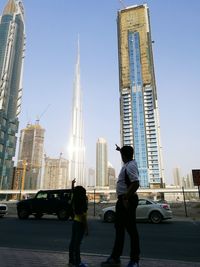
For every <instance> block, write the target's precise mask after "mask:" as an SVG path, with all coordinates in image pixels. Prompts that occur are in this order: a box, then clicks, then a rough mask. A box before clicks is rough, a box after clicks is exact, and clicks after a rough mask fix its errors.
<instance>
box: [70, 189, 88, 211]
mask: <svg viewBox="0 0 200 267" xmlns="http://www.w3.org/2000/svg"><path fill="white" fill-rule="evenodd" d="M87 202H88V201H87V196H86V190H85V188H84V187H83V186H80V185H78V186H76V187H74V190H73V208H74V213H75V214H81V213H84V212H86V211H87V204H88V203H87Z"/></svg>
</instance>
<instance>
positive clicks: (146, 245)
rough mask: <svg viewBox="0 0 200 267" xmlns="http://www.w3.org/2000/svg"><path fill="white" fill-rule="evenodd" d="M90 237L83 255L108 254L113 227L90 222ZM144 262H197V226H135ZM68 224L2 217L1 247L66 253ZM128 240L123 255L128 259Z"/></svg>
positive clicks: (199, 234)
mask: <svg viewBox="0 0 200 267" xmlns="http://www.w3.org/2000/svg"><path fill="white" fill-rule="evenodd" d="M89 227H90V235H89V236H88V237H86V238H85V239H84V242H83V244H82V251H83V252H84V253H97V254H109V253H110V250H111V248H112V243H113V238H114V229H113V224H107V223H103V222H101V221H100V220H99V219H92V218H91V219H89ZM138 228H139V232H140V237H141V250H142V255H141V256H142V257H143V258H155V259H170V260H183V261H193V262H200V254H199V243H200V222H193V221H184V222H183V221H168V222H164V223H162V224H159V225H153V224H148V223H139V224H138ZM70 232H71V221H67V222H62V221H59V220H57V219H56V218H52V217H48V218H47V217H46V218H43V219H42V220H35V219H34V218H32V219H31V218H30V219H29V220H19V219H17V218H16V217H9V216H8V217H5V218H3V219H1V220H0V247H9V248H18V249H25V248H26V249H35V250H49V251H52V250H53V251H60V252H64V251H67V248H68V243H69V239H70ZM128 247H129V246H128V240H126V244H125V248H124V255H125V256H128V254H129V249H128Z"/></svg>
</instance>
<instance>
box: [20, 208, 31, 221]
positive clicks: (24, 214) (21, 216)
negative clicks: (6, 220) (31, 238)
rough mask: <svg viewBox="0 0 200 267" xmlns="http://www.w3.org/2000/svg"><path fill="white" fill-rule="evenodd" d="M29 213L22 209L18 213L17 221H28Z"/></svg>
mask: <svg viewBox="0 0 200 267" xmlns="http://www.w3.org/2000/svg"><path fill="white" fill-rule="evenodd" d="M28 216H29V212H28V210H27V209H25V208H23V209H20V210H19V211H18V217H19V219H28Z"/></svg>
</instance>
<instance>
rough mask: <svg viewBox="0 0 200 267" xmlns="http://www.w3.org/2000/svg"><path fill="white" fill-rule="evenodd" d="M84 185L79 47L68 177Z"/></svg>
mask: <svg viewBox="0 0 200 267" xmlns="http://www.w3.org/2000/svg"><path fill="white" fill-rule="evenodd" d="M74 178H76V181H77V184H79V185H85V182H86V181H85V145H84V138H83V114H82V90H81V82H80V49H79V40H78V55H77V62H76V70H75V80H74V88H73V104H72V126H71V135H70V144H69V179H70V180H72V179H74Z"/></svg>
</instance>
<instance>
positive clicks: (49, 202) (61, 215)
mask: <svg viewBox="0 0 200 267" xmlns="http://www.w3.org/2000/svg"><path fill="white" fill-rule="evenodd" d="M71 198H72V190H71V189H58V190H40V191H39V192H38V193H37V194H36V195H35V197H34V198H29V199H25V200H21V201H19V202H18V203H17V214H18V217H19V219H27V218H28V217H29V216H30V215H34V216H35V218H36V219H40V218H41V217H42V216H43V215H44V214H53V215H56V216H57V217H58V219H59V220H67V219H68V218H69V217H70V216H73V215H72V206H71Z"/></svg>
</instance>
